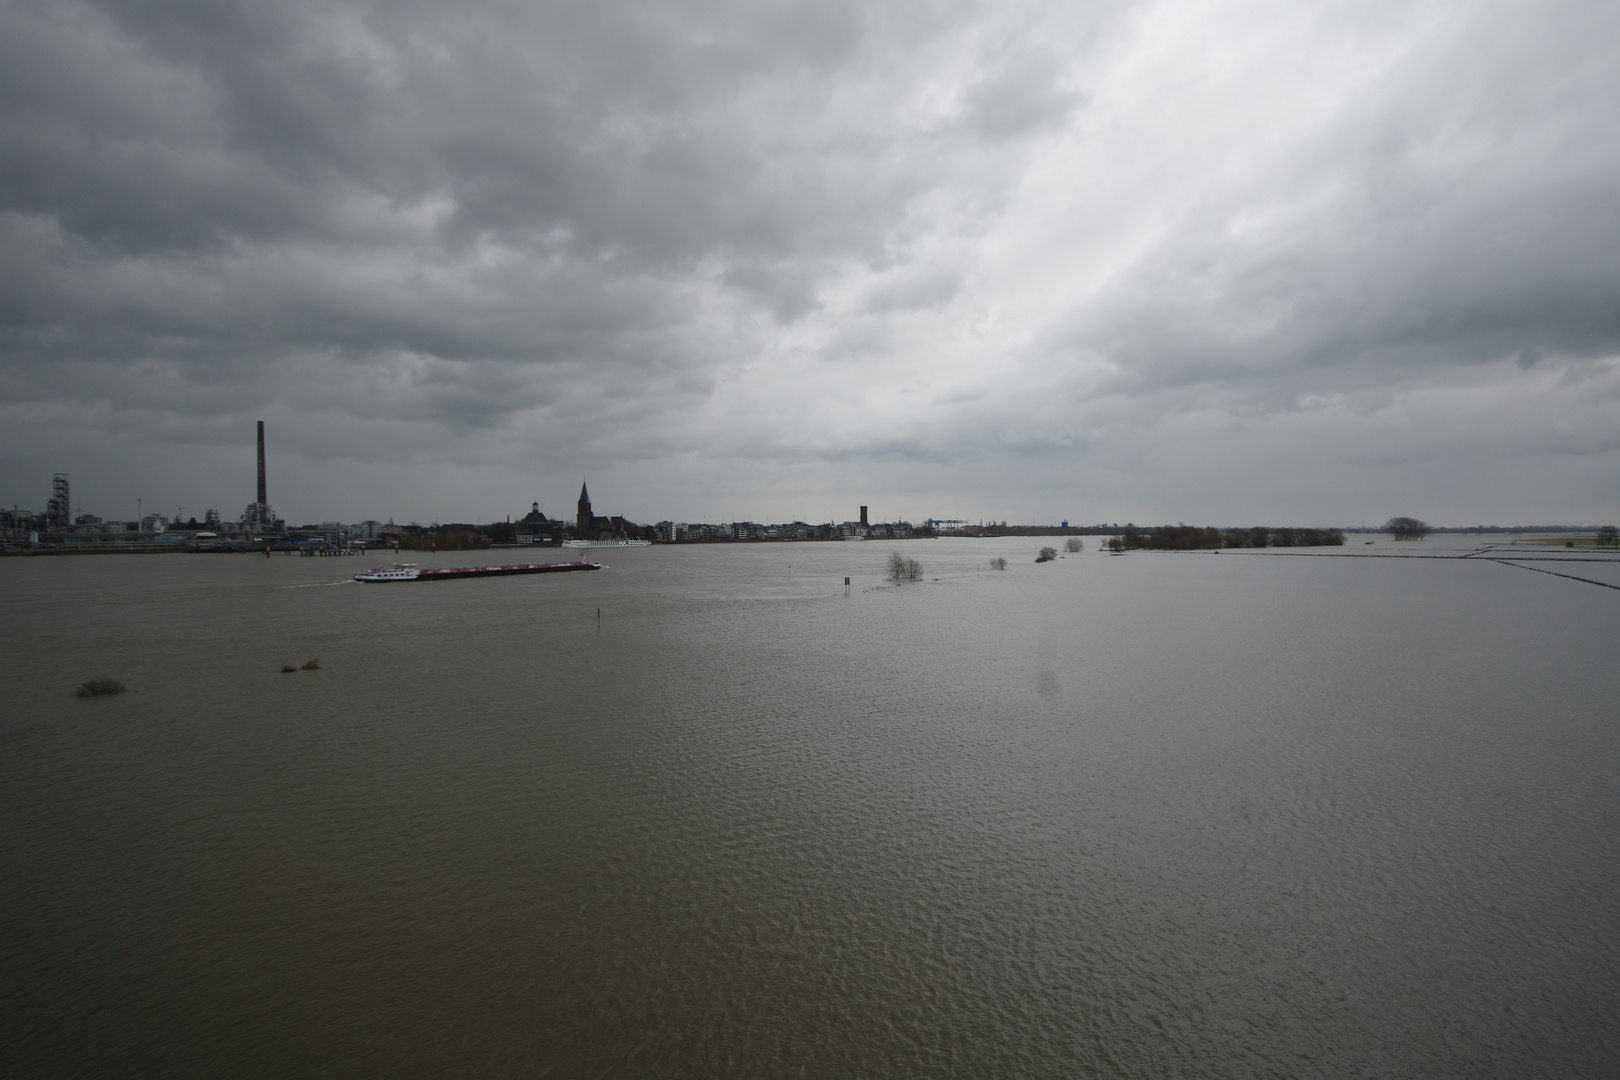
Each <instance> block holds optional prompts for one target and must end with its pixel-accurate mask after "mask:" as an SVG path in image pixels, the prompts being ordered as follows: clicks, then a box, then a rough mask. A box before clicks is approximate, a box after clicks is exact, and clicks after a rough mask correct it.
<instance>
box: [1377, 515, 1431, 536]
mask: <svg viewBox="0 0 1620 1080" xmlns="http://www.w3.org/2000/svg"><path fill="white" fill-rule="evenodd" d="M1384 528H1386V529H1388V530H1389V533H1390V535H1391V536H1393V537H1394V538H1395V539H1397V540H1421V539H1423V538H1424V537H1425V536H1428V535H1429V533H1430V531H1431V530H1430V528H1429V523H1428V522H1427V521H1419V520H1418V519H1417V518H1413V517H1392V518H1390V519H1389V521H1388V522H1387V523H1386V524H1385V525H1384Z"/></svg>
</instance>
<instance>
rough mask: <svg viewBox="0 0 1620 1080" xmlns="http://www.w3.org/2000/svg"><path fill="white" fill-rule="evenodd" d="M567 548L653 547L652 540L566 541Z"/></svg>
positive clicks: (564, 542)
mask: <svg viewBox="0 0 1620 1080" xmlns="http://www.w3.org/2000/svg"><path fill="white" fill-rule="evenodd" d="M562 546H563V547H565V548H632V547H651V546H652V541H651V540H623V539H620V540H564V541H563V542H562Z"/></svg>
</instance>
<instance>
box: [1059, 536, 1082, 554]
mask: <svg viewBox="0 0 1620 1080" xmlns="http://www.w3.org/2000/svg"><path fill="white" fill-rule="evenodd" d="M1063 550H1064V551H1067V552H1068V553H1069V554H1071V555H1072V554H1074V553H1075V552H1076V551H1084V550H1086V542H1085V541H1084V540H1082V539H1080V538H1079V537H1078V536H1071V537H1069V538H1068V539H1067V540H1065V541H1063Z"/></svg>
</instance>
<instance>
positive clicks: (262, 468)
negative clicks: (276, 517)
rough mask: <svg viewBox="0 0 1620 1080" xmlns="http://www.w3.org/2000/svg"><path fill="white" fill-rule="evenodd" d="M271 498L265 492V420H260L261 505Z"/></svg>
mask: <svg viewBox="0 0 1620 1080" xmlns="http://www.w3.org/2000/svg"><path fill="white" fill-rule="evenodd" d="M269 501H270V500H269V498H267V497H266V496H265V493H264V421H263V420H260V421H259V505H260V506H264V505H265V504H266V503H268V502H269Z"/></svg>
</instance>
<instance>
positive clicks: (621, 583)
mask: <svg viewBox="0 0 1620 1080" xmlns="http://www.w3.org/2000/svg"><path fill="white" fill-rule="evenodd" d="M1053 542H1054V541H1051V540H1038V539H1037V540H1030V539H1021V540H983V541H979V540H938V541H914V542H904V543H900V544H897V545H890V544H884V543H876V542H873V543H856V544H851V543H843V544H838V543H831V544H829V543H819V544H817V543H811V544H774V545H767V544H761V545H738V546H719V545H715V546H694V547H679V548H667V547H653V548H646V549H636V550H625V551H610V552H604V553H602V554H600V555H599V556H598V557H600V558H601V559H602V560H603V561H604V562H606V563H608V564H609V567H608V569H606V570H603V571H601V572H599V573H588V574H587V573H579V574H565V575H547V576H539V577H520V578H495V579H482V580H468V581H455V582H443V583H434V584H431V585H429V584H394V585H358V584H354V583H352V582H349V581H347V578H348V575H350V574H352V573H354V572H356V571H357V570H360V569H362V568H363V567H364V566H366V565H370V564H371V562H374V561H376V560H375V557H373V559H372V560H370V561H368V562H362V560H360V559H299V558H287V557H282V556H275V557H273V558H269V559H266V558H264V557H262V556H245V555H195V556H187V555H165V556H97V557H75V558H68V557H55V558H34V559H22V558H9V559H0V595H3V596H4V598H5V603H4V612H5V619H4V623H3V627H0V639H3V640H0V645H3V648H0V679H3V681H0V694H3V698H0V701H3V704H0V1075H4V1076H6V1077H55V1076H61V1077H70V1076H75V1077H76V1076H162V1077H284V1076H302V1075H308V1076H322V1077H461V1076H495V1077H507V1076H510V1077H519V1076H522V1077H528V1076H558V1077H564V1076H567V1077H574V1076H647V1077H733V1076H734V1077H756V1076H758V1077H775V1076H781V1077H990V1076H1004V1077H1076V1076H1079V1077H1084V1076H1097V1077H1125V1078H1130V1077H1233V1078H1237V1077H1245V1078H1248V1077H1335V1078H1337V1077H1414V1078H1416V1077H1425V1078H1427V1077H1497V1076H1500V1077H1510V1076H1511V1077H1525V1076H1535V1077H1541V1076H1558V1077H1564V1076H1570V1077H1574V1076H1591V1077H1599V1076H1614V1075H1620V723H1617V720H1620V709H1617V701H1620V695H1617V692H1616V691H1617V690H1620V663H1616V661H1615V659H1614V657H1615V653H1616V647H1615V646H1616V641H1617V634H1620V591H1616V590H1615V589H1611V588H1604V587H1601V586H1599V585H1594V584H1587V583H1583V582H1577V581H1572V580H1568V579H1567V578H1560V577H1556V576H1552V575H1550V574H1544V573H1530V572H1526V571H1525V570H1523V569H1519V568H1515V567H1511V566H1504V565H1501V564H1499V563H1489V562H1481V561H1475V560H1467V561H1459V560H1446V559H1422V560H1419V559H1387V558H1372V559H1368V558H1313V557H1303V558H1302V557H1288V556H1286V555H1283V554H1278V553H1267V552H1259V553H1253V552H1225V553H1222V554H1220V555H1218V556H1217V555H1209V554H1163V553H1132V554H1129V555H1125V556H1118V557H1114V556H1104V555H1102V554H1100V553H1098V552H1097V551H1096V550H1095V539H1094V538H1087V544H1088V547H1089V548H1090V549H1091V550H1088V551H1086V552H1085V553H1084V554H1082V555H1079V556H1069V557H1067V558H1065V559H1060V560H1058V561H1056V562H1053V563H1050V564H1047V565H1042V566H1037V565H1035V564H1034V563H1033V561H1032V560H1033V557H1034V554H1035V551H1036V549H1037V548H1038V547H1039V546H1040V545H1041V544H1044V543H1053ZM1426 543H1429V544H1430V545H1431V546H1430V547H1429V548H1427V549H1424V550H1426V551H1430V552H1432V553H1437V554H1445V553H1448V552H1446V551H1445V549H1444V547H1443V545H1439V544H1437V543H1436V542H1435V541H1433V540H1431V541H1429V542H1426ZM895 548H898V549H899V550H901V551H903V552H904V553H905V554H907V555H910V556H914V557H915V558H917V559H918V560H920V561H921V562H922V563H923V564H924V567H925V577H926V580H924V581H922V582H918V583H914V584H907V585H904V586H900V587H895V586H891V585H887V584H886V583H885V582H883V580H882V577H881V575H882V567H883V562H884V559H885V558H886V556H887V555H888V553H889V551H890V550H893V549H895ZM1343 550H1344V551H1346V552H1351V550H1352V549H1343ZM1383 550H1390V548H1389V546H1388V545H1387V544H1386V545H1380V546H1379V547H1377V548H1374V547H1367V548H1366V549H1365V551H1366V552H1369V553H1370V552H1375V551H1383ZM1403 550H1416V548H1415V547H1414V548H1410V549H1403ZM550 554H553V555H554V554H555V553H550ZM503 556H504V558H503ZM995 556H1005V557H1006V558H1007V559H1008V560H1009V566H1008V568H1007V569H1006V570H1005V571H1000V572H997V571H994V570H991V569H988V568H987V566H986V564H987V561H988V560H989V559H990V558H992V557H995ZM420 561H422V562H423V563H424V564H435V565H457V564H462V563H465V562H467V561H468V560H467V558H466V557H465V556H460V557H455V556H448V555H446V556H426V557H421V558H420ZM483 561H521V557H520V556H516V555H513V554H510V553H496V554H495V555H493V556H491V555H487V554H486V555H485V556H484V557H483ZM1534 565H1538V566H1541V565H1546V564H1542V563H1537V564H1534ZM1575 565H1576V564H1571V565H1570V567H1569V568H1568V569H1567V572H1569V573H1573V574H1580V573H1582V571H1581V570H1579V569H1575V568H1574V567H1575ZM1554 569H1559V570H1560V572H1564V571H1563V569H1561V568H1559V567H1557V566H1555V567H1554ZM1615 570H1616V567H1615V566H1613V565H1611V566H1599V567H1597V568H1596V569H1595V570H1594V571H1593V574H1592V576H1593V577H1599V576H1602V575H1604V574H1607V575H1608V576H1607V577H1603V578H1602V579H1603V580H1604V581H1608V580H1611V578H1612V579H1613V580H1615V581H1617V582H1620V577H1616V576H1615V573H1614V572H1615ZM846 575H848V576H850V577H851V578H852V579H853V580H852V587H851V588H850V590H849V595H845V590H844V583H843V579H844V577H845V576H846ZM598 610H600V613H601V614H600V620H598ZM317 657H318V658H319V660H320V668H319V670H315V671H302V670H300V671H296V672H294V673H292V674H283V673H282V672H281V666H282V665H283V664H284V663H289V662H290V663H294V664H301V663H303V662H304V661H306V660H309V659H312V658H317ZM101 676H107V677H114V678H118V679H120V680H122V681H123V682H124V683H125V684H126V685H127V686H128V687H129V692H128V693H126V694H124V695H122V696H118V697H111V698H102V699H93V700H82V699H79V698H76V697H75V696H74V695H73V689H74V688H75V687H76V686H78V685H79V684H80V683H81V682H83V681H84V680H86V679H90V678H95V677H101Z"/></svg>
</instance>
